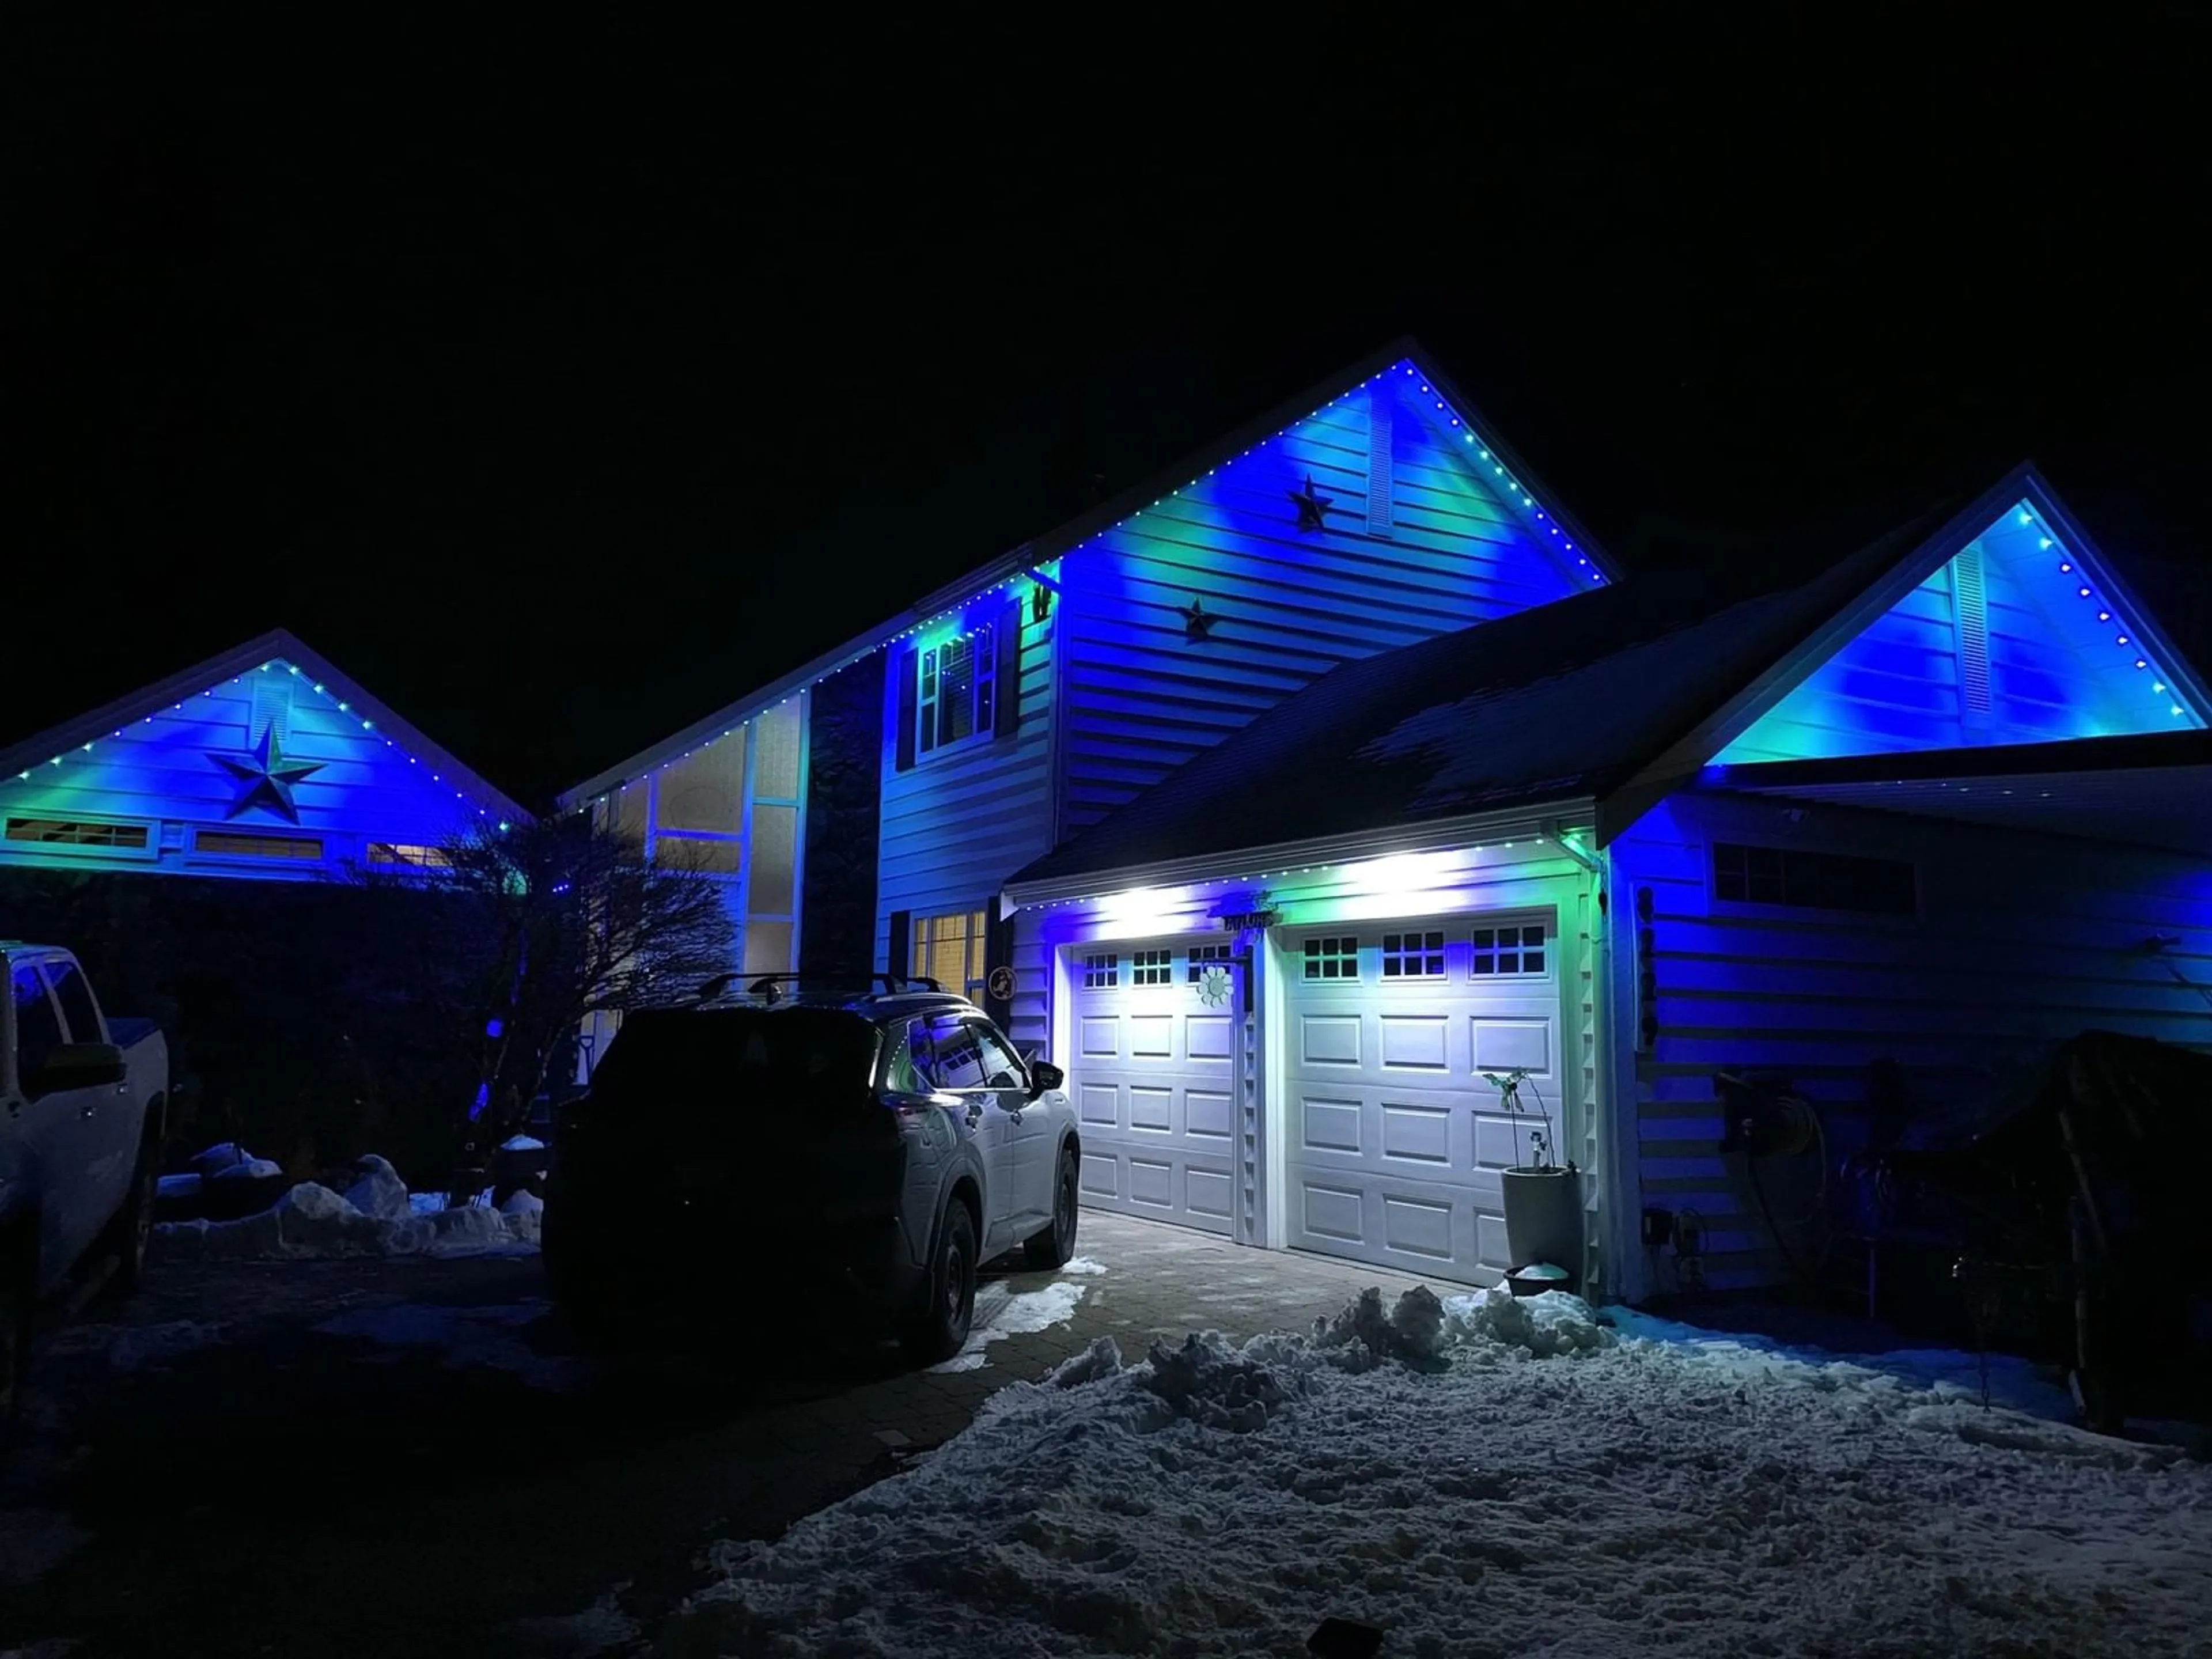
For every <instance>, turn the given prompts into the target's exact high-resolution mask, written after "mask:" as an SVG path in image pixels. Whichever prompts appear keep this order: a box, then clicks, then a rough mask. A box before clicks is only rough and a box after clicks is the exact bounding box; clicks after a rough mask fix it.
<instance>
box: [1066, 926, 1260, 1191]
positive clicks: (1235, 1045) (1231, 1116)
mask: <svg viewBox="0 0 2212 1659" xmlns="http://www.w3.org/2000/svg"><path fill="white" fill-rule="evenodd" d="M1201 943H1202V944H1205V945H1216V946H1218V945H1219V944H1220V943H1221V936H1220V935H1219V934H1218V933H1214V934H1206V935H1200V936H1199V937H1198V938H1197V939H1162V940H1157V941H1152V942H1149V943H1142V944H1116V945H1113V946H1102V947H1099V948H1098V950H1097V951H1086V950H1085V949H1084V948H1083V947H1077V948H1076V949H1075V951H1074V952H1073V956H1074V960H1073V962H1071V963H1070V964H1069V965H1070V967H1071V968H1072V969H1073V972H1072V973H1071V974H1070V975H1069V979H1070V982H1071V987H1072V991H1073V1025H1074V1030H1075V1031H1076V1034H1077V1042H1076V1051H1077V1052H1076V1057H1075V1064H1074V1065H1073V1066H1072V1067H1071V1068H1070V1080H1071V1082H1072V1084H1073V1086H1074V1088H1075V1090H1076V1094H1077V1098H1078V1099H1079V1101H1081V1102H1083V1103H1085V1104H1086V1106H1087V1107H1088V1106H1090V1104H1091V1103H1094V1102H1095V1103H1096V1106H1095V1108H1092V1109H1087V1110H1086V1112H1085V1117H1084V1121H1083V1134H1084V1152H1085V1166H1086V1169H1087V1168H1088V1166H1089V1164H1090V1163H1091V1159H1092V1158H1094V1157H1095V1158H1097V1159H1098V1160H1099V1161H1100V1163H1101V1165H1102V1171H1103V1170H1104V1169H1105V1168H1108V1167H1110V1168H1111V1170H1113V1172H1114V1178H1113V1179H1112V1180H1109V1179H1107V1178H1106V1177H1105V1176H1104V1175H1103V1173H1102V1175H1101V1176H1100V1178H1099V1179H1097V1180H1096V1181H1093V1180H1090V1179H1087V1178H1086V1179H1085V1182H1084V1183H1083V1187H1082V1195H1083V1198H1084V1200H1085V1202H1086V1203H1091V1204H1094V1205H1098V1206H1103V1207H1108V1208H1113V1209H1119V1210H1123V1211H1126V1212H1131V1213H1133V1214H1138V1215H1144V1216H1149V1217H1152V1218H1156V1219H1159V1220H1164V1221H1174V1222H1179V1223H1182V1225H1187V1226H1193V1227H1200V1228H1203V1229H1205V1230H1206V1231H1210V1232H1223V1233H1225V1232H1229V1231H1232V1227H1233V1221H1234V1217H1235V1214H1236V1206H1235V1202H1234V1194H1235V1192H1236V1190H1237V1183H1236V1180H1235V1175H1234V1172H1235V1170H1236V1164H1235V1159H1234V1153H1235V1150H1236V1132H1237V1114H1236V1110H1235V1103H1236V1100H1237V1087H1236V1083H1235V1077H1236V1059H1237V1054H1238V1052H1239V1032H1238V1024H1239V1022H1238V1020H1237V1018H1235V1017H1233V1016H1232V1015H1231V1013H1229V1012H1227V1011H1225V1009H1223V1008H1221V1007H1218V1006H1208V1005H1207V1004H1206V1003H1205V1002H1203V1001H1201V1000H1200V998H1199V994H1198V985H1197V981H1195V980H1194V978H1193V977H1192V976H1191V975H1190V973H1189V966H1190V954H1189V951H1190V946H1191V945H1194V944H1201ZM1139 952H1143V953H1146V957H1147V959H1146V963H1144V968H1145V971H1146V982H1144V983H1142V984H1139V983H1137V982H1136V981H1134V979H1133V977H1132V975H1131V968H1130V963H1131V960H1132V958H1133V957H1134V956H1135V955H1137V954H1138V953H1139ZM1153 952H1158V953H1160V956H1161V960H1154V959H1152V953H1153ZM1109 953H1113V954H1118V956H1119V957H1120V958H1121V960H1120V963H1119V964H1118V966H1119V971H1118V972H1116V973H1110V974H1109V972H1108V971H1106V964H1105V963H1103V961H1101V962H1097V963H1086V962H1085V957H1087V956H1099V957H1103V956H1104V955H1106V954H1109ZM1086 966H1089V967H1090V968H1091V969H1092V971H1091V972H1088V973H1086V972H1085V968H1086ZM1109 978H1110V979H1111V980H1112V981H1113V982H1112V983H1110V984H1109V983H1107V982H1106V981H1108V980H1109ZM1086 980H1089V981H1091V983H1089V984H1086V983H1085V981H1086ZM1109 1104H1110V1107H1111V1111H1110V1115H1109V1110H1108V1108H1109Z"/></svg>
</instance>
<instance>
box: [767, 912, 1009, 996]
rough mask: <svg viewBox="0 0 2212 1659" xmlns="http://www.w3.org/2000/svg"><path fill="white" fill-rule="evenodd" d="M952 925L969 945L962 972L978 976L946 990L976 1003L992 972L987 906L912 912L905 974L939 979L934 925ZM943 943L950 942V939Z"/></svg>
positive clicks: (908, 930)
mask: <svg viewBox="0 0 2212 1659" xmlns="http://www.w3.org/2000/svg"><path fill="white" fill-rule="evenodd" d="M750 920H752V921H770V920H774V918H771V917H766V916H757V917H752V918H750ZM941 921H959V922H960V923H961V924H962V934H963V942H964V943H965V944H966V945H967V949H966V951H963V954H962V957H961V972H962V973H963V975H964V974H966V973H967V972H968V970H969V969H970V968H973V969H974V970H975V976H974V977H973V978H971V979H963V981H962V982H961V983H960V984H958V985H945V989H946V990H948V991H950V992H951V993H953V994H955V995H956V996H963V997H967V998H969V1000H971V1001H973V1000H978V999H980V998H981V994H982V993H983V991H984V989H985V988H986V986H987V982H988V980H989V977H990V972H991V963H990V951H991V915H990V906H989V905H987V904H975V905H963V906H962V907H961V908H958V909H956V910H930V911H921V910H917V911H915V912H912V913H911V914H910V915H908V919H907V945H906V958H907V962H908V968H907V970H906V971H907V972H908V974H909V975H915V976H918V977H921V978H927V979H936V978H937V975H935V974H934V973H933V972H931V969H932V968H933V966H934V963H933V961H932V957H933V955H934V953H935V951H936V949H937V946H938V945H939V942H940V941H939V939H938V936H937V932H936V929H935V928H934V927H933V926H932V924H933V923H936V922H941ZM944 942H946V943H949V942H950V941H949V939H948V940H946V941H944ZM938 982H939V984H940V985H943V984H944V981H942V980H939V981H938Z"/></svg>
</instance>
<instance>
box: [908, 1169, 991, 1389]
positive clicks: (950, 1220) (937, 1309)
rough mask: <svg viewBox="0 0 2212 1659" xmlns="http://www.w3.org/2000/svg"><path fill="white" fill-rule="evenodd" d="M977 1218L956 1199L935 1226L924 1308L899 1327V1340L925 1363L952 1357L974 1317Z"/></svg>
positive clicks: (960, 1344) (912, 1355) (909, 1353)
mask: <svg viewBox="0 0 2212 1659" xmlns="http://www.w3.org/2000/svg"><path fill="white" fill-rule="evenodd" d="M975 1267H976V1261H975V1218H974V1217H973V1216H971V1215H969V1213H968V1206H966V1205H965V1204H963V1203H961V1202H959V1201H958V1200H954V1201H953V1203H952V1204H951V1206H950V1207H948V1208H947V1209H946V1210H945V1219H944V1220H943V1222H941V1223H940V1224H939V1226H938V1229H937V1243H936V1245H935V1247H934V1248H933V1249H932V1250H931V1251H930V1253H929V1279H928V1285H927V1290H926V1292H925V1299H924V1301H923V1304H922V1306H921V1310H920V1311H919V1312H918V1313H916V1314H915V1316H914V1317H913V1318H912V1319H911V1320H910V1321H908V1323H907V1325H906V1327H905V1328H903V1329H902V1330H901V1331H900V1332H899V1343H900V1346H902V1347H904V1348H905V1350H906V1351H907V1353H908V1356H909V1357H910V1358H914V1359H915V1360H917V1361H919V1362H920V1363H921V1364H925V1365H933V1364H936V1363H937V1362H938V1361H939V1360H940V1359H950V1358H952V1356H953V1355H954V1354H956V1353H958V1352H960V1350H961V1347H962V1346H963V1344H965V1343H966V1342H967V1340H968V1329H969V1326H971V1325H973V1324H974V1323H975Z"/></svg>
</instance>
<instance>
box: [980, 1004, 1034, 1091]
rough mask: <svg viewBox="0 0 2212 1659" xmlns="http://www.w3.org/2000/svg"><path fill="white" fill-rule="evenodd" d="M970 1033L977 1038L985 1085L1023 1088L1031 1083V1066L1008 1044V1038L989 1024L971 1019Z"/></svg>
mask: <svg viewBox="0 0 2212 1659" xmlns="http://www.w3.org/2000/svg"><path fill="white" fill-rule="evenodd" d="M967 1029H968V1031H969V1035H970V1036H972V1037H973V1038H974V1039H975V1049H976V1052H977V1053H978V1054H981V1056H982V1061H983V1086H984V1087H985V1088H987V1089H1022V1088H1026V1087H1028V1085H1029V1068H1028V1067H1027V1066H1024V1065H1023V1064H1022V1062H1021V1058H1020V1056H1019V1055H1018V1054H1015V1053H1014V1051H1013V1050H1012V1048H1009V1047H1008V1046H1007V1045H1006V1039H1005V1038H1004V1037H1002V1036H1000V1035H999V1034H998V1032H997V1031H996V1030H994V1029H993V1028H992V1027H990V1026H988V1025H980V1024H976V1023H975V1021H974V1020H969V1022H968V1026H967Z"/></svg>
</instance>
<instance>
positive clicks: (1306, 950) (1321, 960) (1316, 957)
mask: <svg viewBox="0 0 2212 1659" xmlns="http://www.w3.org/2000/svg"><path fill="white" fill-rule="evenodd" d="M1365 943H1366V942H1365V941H1364V939H1361V938H1360V936H1359V933H1358V931H1357V930H1354V931H1352V932H1351V933H1309V934H1307V935H1306V937H1305V938H1304V939H1302V940H1300V941H1299V944H1298V959H1299V961H1300V962H1301V963H1302V964H1303V971H1302V972H1301V973H1300V974H1299V975H1298V982H1299V983H1300V984H1302V985H1360V984H1364V983H1366V980H1365V977H1364V975H1362V974H1361V973H1360V971H1359V953H1360V951H1362V950H1363V949H1364V948H1365ZM1330 945H1336V946H1339V947H1341V946H1344V945H1350V946H1351V947H1352V948H1351V950H1350V951H1349V952H1347V951H1344V950H1343V949H1341V948H1339V949H1337V950H1334V951H1332V950H1330V949H1329V948H1328V947H1329V946H1330ZM1332 963H1334V964H1336V965H1337V966H1338V967H1339V969H1340V971H1338V972H1336V973H1334V974H1328V973H1323V972H1322V971H1321V970H1322V968H1323V967H1325V966H1328V965H1329V964H1332ZM1346 966H1349V968H1350V969H1351V970H1352V971H1351V972H1349V973H1346V972H1343V971H1341V969H1343V968H1344V967H1346Z"/></svg>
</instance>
